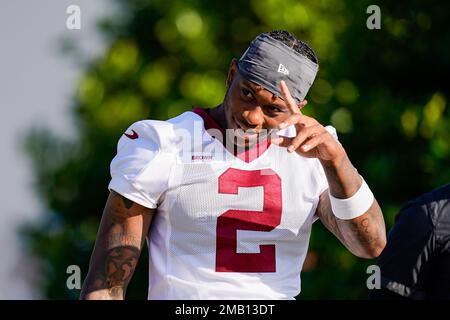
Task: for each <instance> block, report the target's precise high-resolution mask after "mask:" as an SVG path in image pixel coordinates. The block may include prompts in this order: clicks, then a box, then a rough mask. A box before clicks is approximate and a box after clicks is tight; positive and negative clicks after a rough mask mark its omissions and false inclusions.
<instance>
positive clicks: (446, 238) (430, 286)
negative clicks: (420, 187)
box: [369, 184, 450, 299]
mask: <svg viewBox="0 0 450 320" xmlns="http://www.w3.org/2000/svg"><path fill="white" fill-rule="evenodd" d="M377 264H378V266H379V267H380V271H381V287H382V289H379V290H377V289H374V290H372V291H371V293H370V295H369V297H370V298H371V299H395V298H399V299H401V298H410V299H450V184H448V185H445V186H443V187H440V188H438V189H435V190H433V191H431V192H429V193H426V194H424V195H422V196H420V197H419V198H417V199H415V200H414V201H412V202H410V203H408V204H407V205H406V206H405V207H403V208H402V209H401V210H400V212H399V214H398V215H397V217H396V223H395V225H394V227H393V228H392V230H391V231H390V232H389V235H388V239H387V245H386V247H385V249H384V250H383V252H382V253H381V255H380V257H379V258H378V260H377Z"/></svg>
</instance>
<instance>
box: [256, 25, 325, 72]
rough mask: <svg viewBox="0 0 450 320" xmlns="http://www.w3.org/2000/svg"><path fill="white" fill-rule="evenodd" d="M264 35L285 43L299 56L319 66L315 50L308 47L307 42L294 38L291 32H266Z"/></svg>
mask: <svg viewBox="0 0 450 320" xmlns="http://www.w3.org/2000/svg"><path fill="white" fill-rule="evenodd" d="M264 34H266V35H268V36H269V37H271V38H273V39H275V40H278V41H280V42H282V43H284V44H285V45H287V46H288V47H290V48H292V49H294V51H295V52H297V53H298V54H299V55H301V56H304V57H306V58H308V59H309V60H311V61H312V62H314V63H317V64H319V59H317V56H316V54H315V53H314V51H313V49H311V47H310V46H309V45H307V44H306V43H305V42H303V41H301V40H299V39H297V38H296V37H294V36H293V35H292V34H291V33H290V32H289V31H286V30H274V31H270V32H265V33H264Z"/></svg>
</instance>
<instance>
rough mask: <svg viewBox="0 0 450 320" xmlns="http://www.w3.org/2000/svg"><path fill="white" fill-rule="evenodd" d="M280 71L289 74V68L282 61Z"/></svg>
mask: <svg viewBox="0 0 450 320" xmlns="http://www.w3.org/2000/svg"><path fill="white" fill-rule="evenodd" d="M278 72H279V73H282V74H285V75H288V74H289V70H288V69H287V68H286V67H285V66H283V65H282V64H281V63H280V65H279V66H278Z"/></svg>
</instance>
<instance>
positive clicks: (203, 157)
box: [191, 154, 213, 161]
mask: <svg viewBox="0 0 450 320" xmlns="http://www.w3.org/2000/svg"><path fill="white" fill-rule="evenodd" d="M212 159H213V156H212V154H199V155H191V160H192V161H196V160H212Z"/></svg>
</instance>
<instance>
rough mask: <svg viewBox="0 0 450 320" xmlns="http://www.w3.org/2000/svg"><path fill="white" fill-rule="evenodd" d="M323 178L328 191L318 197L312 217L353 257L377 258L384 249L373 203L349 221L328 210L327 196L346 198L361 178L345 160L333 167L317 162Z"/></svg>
mask: <svg viewBox="0 0 450 320" xmlns="http://www.w3.org/2000/svg"><path fill="white" fill-rule="evenodd" d="M321 163H322V166H323V168H324V170H325V174H326V176H327V180H328V184H329V189H328V190H327V191H325V192H324V193H322V194H321V196H320V200H319V205H318V207H317V211H316V214H317V215H318V217H319V218H320V220H321V221H322V223H323V224H324V225H325V227H326V228H327V229H328V230H330V231H331V232H332V233H333V234H334V235H335V236H336V237H337V238H338V239H339V240H340V241H341V242H342V244H343V245H344V246H346V247H347V248H348V249H349V250H350V251H351V252H352V253H353V254H354V255H356V256H358V257H361V258H368V259H373V258H376V257H378V256H379V255H380V253H381V251H382V250H383V248H384V246H385V245H386V230H385V225H384V219H383V214H382V212H381V208H380V206H379V205H378V203H377V201H376V200H375V199H374V201H373V203H372V206H371V207H370V208H369V210H367V211H366V212H365V213H364V214H363V215H361V216H359V217H356V218H354V219H351V220H341V219H339V218H337V217H336V216H335V215H334V214H333V212H332V210H331V204H330V198H329V197H328V192H330V193H331V195H332V196H334V197H335V198H340V199H345V198H349V197H351V196H352V195H354V194H355V193H356V191H358V189H359V187H360V186H361V184H362V180H361V177H360V176H359V174H358V173H357V171H356V170H355V168H354V167H353V165H352V164H351V162H350V160H349V159H348V157H347V156H345V157H344V158H343V159H342V160H340V161H339V162H338V163H337V164H336V163H331V162H327V161H321Z"/></svg>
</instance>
